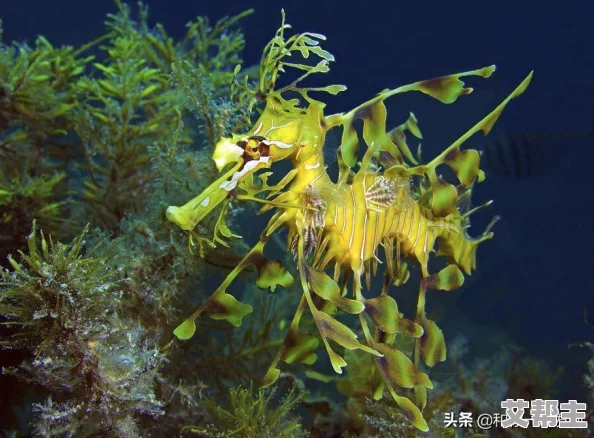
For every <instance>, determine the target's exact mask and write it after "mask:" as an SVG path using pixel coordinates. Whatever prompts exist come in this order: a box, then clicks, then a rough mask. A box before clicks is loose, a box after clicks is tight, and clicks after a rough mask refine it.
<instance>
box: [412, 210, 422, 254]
mask: <svg viewBox="0 0 594 438" xmlns="http://www.w3.org/2000/svg"><path fill="white" fill-rule="evenodd" d="M417 222H418V223H419V226H418V227H417V238H416V239H415V244H414V245H413V248H416V247H417V243H419V236H420V234H421V233H420V231H421V217H420V215H419V220H418V221H417ZM411 228H412V227H411Z"/></svg>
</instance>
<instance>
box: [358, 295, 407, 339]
mask: <svg viewBox="0 0 594 438" xmlns="http://www.w3.org/2000/svg"><path fill="white" fill-rule="evenodd" d="M365 313H367V314H368V315H369V316H370V317H371V319H372V320H373V322H374V323H375V324H377V326H378V327H379V328H380V329H382V331H384V332H386V333H389V334H394V333H397V332H398V323H399V321H400V312H399V311H398V304H396V300H394V298H392V297H390V296H388V295H382V296H380V297H377V298H372V299H370V300H365Z"/></svg>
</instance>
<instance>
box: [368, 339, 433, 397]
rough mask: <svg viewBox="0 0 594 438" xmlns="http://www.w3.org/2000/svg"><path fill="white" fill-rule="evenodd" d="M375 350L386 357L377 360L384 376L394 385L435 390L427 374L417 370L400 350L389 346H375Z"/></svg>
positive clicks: (379, 344)
mask: <svg viewBox="0 0 594 438" xmlns="http://www.w3.org/2000/svg"><path fill="white" fill-rule="evenodd" d="M375 348H376V349H377V350H378V351H379V352H380V353H382V354H383V355H384V356H383V357H379V358H377V359H375V362H376V363H377V364H378V366H379V367H380V368H381V370H382V374H383V375H384V376H385V377H386V378H387V379H388V381H389V382H390V383H391V384H393V385H398V386H401V387H403V388H412V387H414V386H417V385H422V386H425V387H426V388H429V389H431V388H433V384H432V383H431V380H429V376H427V374H425V373H422V372H420V371H419V370H417V369H416V367H415V365H414V364H413V363H412V362H411V360H410V359H409V358H408V357H406V355H405V354H404V353H403V352H401V351H400V350H397V349H395V348H394V347H391V346H389V345H387V344H381V343H378V344H375Z"/></svg>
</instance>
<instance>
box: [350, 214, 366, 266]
mask: <svg viewBox="0 0 594 438" xmlns="http://www.w3.org/2000/svg"><path fill="white" fill-rule="evenodd" d="M353 229H355V227H353ZM366 239H367V210H366V211H365V219H363V242H362V243H361V261H362V262H363V261H364V257H365V240H366Z"/></svg>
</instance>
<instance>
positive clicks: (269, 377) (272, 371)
mask: <svg viewBox="0 0 594 438" xmlns="http://www.w3.org/2000/svg"><path fill="white" fill-rule="evenodd" d="M280 373H281V370H279V369H278V368H276V367H270V368H269V369H268V371H267V372H266V375H265V376H264V378H263V379H262V384H261V385H260V388H266V387H268V386H270V385H272V384H274V382H276V381H277V380H278V378H279V377H280Z"/></svg>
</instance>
